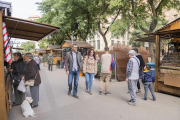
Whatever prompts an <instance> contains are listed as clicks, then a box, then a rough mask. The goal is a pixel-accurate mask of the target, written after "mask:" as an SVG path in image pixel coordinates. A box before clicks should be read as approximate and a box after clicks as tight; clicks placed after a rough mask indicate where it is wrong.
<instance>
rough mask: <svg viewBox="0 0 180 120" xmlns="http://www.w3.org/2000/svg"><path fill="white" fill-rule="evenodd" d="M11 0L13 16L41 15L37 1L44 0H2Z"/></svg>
mask: <svg viewBox="0 0 180 120" xmlns="http://www.w3.org/2000/svg"><path fill="white" fill-rule="evenodd" d="M2 1H6V2H11V5H12V17H17V18H22V19H28V17H29V16H32V15H39V16H40V11H38V10H37V5H36V4H35V3H36V2H42V0H2Z"/></svg>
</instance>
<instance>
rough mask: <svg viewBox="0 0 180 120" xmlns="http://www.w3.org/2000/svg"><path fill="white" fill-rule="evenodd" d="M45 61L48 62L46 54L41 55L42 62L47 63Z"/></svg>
mask: <svg viewBox="0 0 180 120" xmlns="http://www.w3.org/2000/svg"><path fill="white" fill-rule="evenodd" d="M47 60H48V56H47V54H44V55H43V62H47Z"/></svg>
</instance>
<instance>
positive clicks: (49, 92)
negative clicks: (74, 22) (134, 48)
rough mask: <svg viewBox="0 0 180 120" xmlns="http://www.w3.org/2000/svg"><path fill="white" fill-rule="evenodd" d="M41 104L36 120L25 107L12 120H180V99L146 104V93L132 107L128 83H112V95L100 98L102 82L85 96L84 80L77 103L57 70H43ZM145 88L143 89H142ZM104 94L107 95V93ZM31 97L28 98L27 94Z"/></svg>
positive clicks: (17, 109)
mask: <svg viewBox="0 0 180 120" xmlns="http://www.w3.org/2000/svg"><path fill="white" fill-rule="evenodd" d="M40 74H41V79H42V84H41V85H40V102H39V107H37V108H34V112H35V116H36V117H28V118H25V117H23V115H22V112H21V107H20V106H16V107H13V108H12V109H11V110H10V112H9V120H25V119H27V120H180V98H179V97H175V96H171V95H166V94H162V93H156V97H157V101H156V102H153V101H152V100H151V95H150V93H149V96H148V98H149V99H148V101H143V100H141V98H142V97H143V94H144V90H143V89H142V92H141V93H140V94H138V95H137V106H136V107H134V106H130V105H128V104H127V102H126V101H127V100H129V99H130V95H129V94H127V83H126V82H111V83H110V86H109V91H110V92H112V94H111V95H107V96H105V95H104V94H103V95H99V93H98V92H99V80H98V79H96V80H94V83H93V90H92V93H93V95H89V94H87V93H86V92H85V78H84V77H80V80H79V89H78V95H79V97H80V99H75V98H74V97H72V96H68V95H67V91H68V85H67V75H66V74H65V71H64V70H62V69H57V68H55V66H53V71H52V72H51V71H48V70H47V67H43V66H41V71H40ZM141 86H142V85H141ZM103 92H104V91H103ZM27 95H28V94H27Z"/></svg>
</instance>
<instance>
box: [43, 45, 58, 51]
mask: <svg viewBox="0 0 180 120" xmlns="http://www.w3.org/2000/svg"><path fill="white" fill-rule="evenodd" d="M60 47H61V46H60V45H48V46H47V48H46V50H54V49H60Z"/></svg>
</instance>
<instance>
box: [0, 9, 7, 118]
mask: <svg viewBox="0 0 180 120" xmlns="http://www.w3.org/2000/svg"><path fill="white" fill-rule="evenodd" d="M2 14H3V11H2V10H0V120H7V110H6V101H5V83H4V54H3V46H4V45H3V32H2V22H3V21H2Z"/></svg>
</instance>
